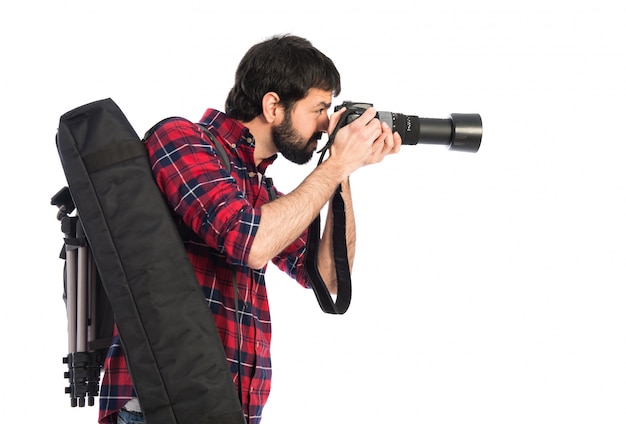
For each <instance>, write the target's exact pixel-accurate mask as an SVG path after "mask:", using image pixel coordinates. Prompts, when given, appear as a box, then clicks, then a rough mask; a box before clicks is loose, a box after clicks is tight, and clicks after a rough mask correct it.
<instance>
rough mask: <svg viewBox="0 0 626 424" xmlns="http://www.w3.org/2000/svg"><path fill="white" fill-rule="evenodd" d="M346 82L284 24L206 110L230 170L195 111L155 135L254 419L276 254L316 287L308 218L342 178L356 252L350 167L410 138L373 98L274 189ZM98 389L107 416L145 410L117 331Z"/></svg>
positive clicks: (312, 146) (332, 123)
mask: <svg viewBox="0 0 626 424" xmlns="http://www.w3.org/2000/svg"><path fill="white" fill-rule="evenodd" d="M340 91H341V84H340V76H339V73H338V71H337V69H336V68H335V66H334V64H333V62H332V61H331V60H330V59H329V58H328V57H326V56H325V55H324V54H322V53H321V52H320V51H318V50H317V49H316V48H314V47H313V46H312V45H311V43H310V42H309V41H307V40H305V39H303V38H300V37H296V36H291V35H288V36H278V37H274V38H271V39H268V40H266V41H264V42H261V43H259V44H257V45H255V46H253V47H252V48H251V49H250V50H249V51H248V52H247V53H246V55H245V56H244V57H243V59H242V60H241V62H240V64H239V66H238V69H237V72H236V75H235V84H234V87H233V88H232V90H231V91H230V93H229V95H228V98H227V100H226V109H225V110H226V113H222V112H219V111H217V110H214V109H209V110H207V111H206V112H205V114H204V116H203V118H202V121H201V123H202V124H204V125H205V126H206V128H207V129H208V130H209V131H210V132H211V133H212V134H213V135H214V136H215V138H216V142H218V143H221V144H222V145H223V146H224V149H225V150H226V152H227V155H228V159H229V161H230V163H231V167H230V171H228V169H227V167H226V166H225V165H224V163H223V161H222V159H220V156H219V155H218V154H217V153H216V149H215V148H214V147H213V142H212V141H211V140H210V138H209V137H208V136H207V134H205V133H204V132H203V131H202V130H201V129H200V128H199V127H198V126H197V125H195V124H192V123H190V122H189V123H186V122H185V121H181V120H176V121H171V122H169V123H168V122H166V123H165V124H163V125H161V126H159V127H158V128H156V130H155V131H154V132H153V133H152V135H151V136H150V137H148V138H147V139H146V148H147V149H148V153H149V157H150V162H151V165H152V169H153V172H154V176H155V179H156V182H157V184H158V186H159V188H160V189H161V191H162V192H163V194H164V195H165V197H166V199H167V201H168V203H169V205H170V207H171V208H172V210H173V211H174V213H175V216H176V217H178V218H179V219H180V221H181V225H184V226H186V227H188V228H189V229H190V230H191V232H190V234H192V235H191V236H190V237H189V239H188V240H186V243H185V246H186V249H187V253H188V255H189V258H190V260H191V263H192V266H193V268H194V270H195V272H196V275H197V277H198V280H199V283H200V285H201V287H202V289H203V291H204V294H205V296H206V299H207V302H208V304H209V306H210V309H211V312H212V313H213V317H214V320H215V324H216V326H217V329H218V332H219V335H220V337H221V340H222V342H223V344H224V351H225V353H226V357H227V359H228V362H229V364H230V368H231V372H232V374H233V382H234V383H235V385H236V387H237V388H238V390H240V393H239V395H240V398H241V401H242V408H243V413H244V416H245V418H246V421H247V422H248V423H249V424H253V423H258V422H259V421H260V420H261V412H262V409H263V406H264V405H265V403H266V401H267V398H268V396H269V391H270V382H271V363H270V339H271V327H270V314H269V305H268V300H267V296H266V288H265V281H264V271H265V269H266V267H267V264H268V262H269V261H272V262H273V263H274V264H275V265H276V266H278V267H279V268H280V269H281V270H283V271H284V272H286V273H287V274H289V275H290V276H291V277H293V278H294V279H295V280H296V281H297V282H299V283H300V284H301V285H302V286H304V287H310V282H309V281H308V279H307V277H306V273H305V269H304V263H303V262H304V252H305V248H306V237H307V231H306V230H307V228H308V226H309V225H310V224H311V222H312V221H313V220H314V219H315V217H317V215H318V214H319V212H320V210H321V209H322V208H323V206H324V205H325V204H326V203H327V202H328V201H329V199H330V198H331V197H332V196H333V194H334V193H335V190H336V189H337V187H338V186H339V185H341V188H342V191H341V196H342V197H343V200H344V202H345V208H346V240H347V244H348V257H349V262H350V264H351V263H352V260H353V258H354V244H355V238H356V237H355V223H354V215H353V210H352V202H351V194H350V184H349V176H350V174H352V173H353V172H354V171H356V170H357V169H359V168H361V167H363V166H365V165H369V164H374V163H378V162H380V161H381V160H382V159H383V158H384V157H385V156H387V155H388V154H392V153H397V152H398V151H399V149H400V145H401V139H400V136H399V135H398V134H397V133H393V134H392V131H391V129H390V128H389V127H388V126H387V125H386V124H381V123H380V121H379V120H378V119H376V118H375V115H376V111H375V110H374V109H368V110H367V111H365V112H364V113H363V114H362V115H361V116H360V117H359V118H358V119H356V120H354V121H353V122H351V123H350V124H348V125H345V126H344V127H342V128H340V129H339V130H338V132H337V133H336V137H335V140H334V143H333V144H332V146H331V148H330V155H329V157H328V158H327V159H326V160H325V161H324V162H323V163H321V164H320V165H319V166H317V167H316V168H315V169H314V170H313V172H311V174H310V175H309V176H308V177H307V178H305V179H304V181H302V183H301V184H300V185H299V186H298V187H297V188H296V189H295V190H293V191H292V192H291V193H289V194H286V195H282V194H280V193H279V194H278V197H277V198H276V199H274V200H272V199H270V192H272V191H273V187H271V184H269V181H268V179H266V178H265V175H264V174H265V170H266V169H267V167H268V165H270V164H271V163H272V162H273V161H274V159H276V157H277V153H281V154H282V155H283V156H284V157H285V158H287V159H288V160H290V161H292V162H295V163H298V164H304V163H306V162H308V161H309V160H310V159H311V157H312V156H313V153H314V152H315V150H316V148H317V144H318V140H319V139H320V138H321V136H322V135H323V134H324V133H326V132H329V131H332V130H333V129H334V128H335V127H336V125H337V123H338V121H339V117H340V116H341V113H342V112H343V111H339V112H338V113H335V114H333V115H332V116H331V117H330V118H329V116H328V110H329V108H330V107H331V102H332V99H333V96H337V95H338V94H339V93H340ZM332 219H333V217H332V213H329V214H328V218H327V222H326V226H325V231H324V232H323V236H322V240H321V241H320V250H319V257H318V264H317V265H318V269H319V271H320V274H321V276H322V277H323V279H324V281H325V283H326V284H327V286H328V289H329V291H330V292H331V293H334V292H335V291H336V285H337V281H336V275H335V272H334V257H333V249H332V243H331V240H330V239H331V237H330V236H331V234H330V231H329V229H330V228H332ZM233 270H234V275H235V276H236V278H235V279H236V285H237V292H236V293H235V291H234V285H233ZM235 299H238V300H239V302H238V307H237V308H236V307H235ZM238 316H239V318H240V319H239V320H237V317H238ZM100 396H101V399H100V422H102V423H115V422H116V420H119V421H117V422H119V423H126V422H131V421H132V422H142V417H141V408H140V405H139V403H138V401H137V399H136V397H135V393H134V392H133V389H132V382H131V379H130V376H129V374H128V371H127V368H126V364H125V362H124V357H123V352H122V350H121V347H120V344H119V342H117V343H115V342H114V344H113V346H112V347H111V349H110V352H109V355H108V358H107V361H106V363H105V375H104V378H103V382H102V390H101V395H100ZM118 412H119V413H118Z"/></svg>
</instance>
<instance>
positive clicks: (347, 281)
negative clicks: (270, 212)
mask: <svg viewBox="0 0 626 424" xmlns="http://www.w3.org/2000/svg"><path fill="white" fill-rule="evenodd" d="M340 127H341V125H337V127H336V128H335V131H333V133H332V134H331V136H330V137H329V138H328V143H327V144H326V146H324V148H323V149H322V150H321V151H320V152H321V156H320V160H319V162H318V166H319V164H321V163H322V161H323V158H324V155H325V153H326V152H327V151H328V149H329V148H330V146H331V144H332V143H333V141H334V139H335V134H336V132H337V129H338V128H340ZM331 207H332V214H333V229H332V242H333V255H334V258H335V273H336V276H337V297H336V298H335V299H333V297H332V295H331V294H330V292H329V291H328V288H327V286H326V283H325V282H324V279H323V278H322V276H321V275H320V273H319V270H318V268H317V259H318V253H319V243H320V215H317V217H316V218H315V219H314V220H313V222H312V223H311V224H310V225H309V231H308V237H307V244H306V252H305V259H304V261H305V270H306V274H307V276H308V278H309V281H310V282H311V286H312V288H313V291H314V293H315V297H316V298H317V302H318V303H319V305H320V307H321V308H322V310H323V311H324V312H326V313H329V314H343V313H344V312H346V311H347V310H348V307H349V306H350V300H351V297H352V282H351V278H350V264H349V262H348V246H347V242H346V208H345V203H344V201H343V197H342V196H341V186H339V187H337V190H336V191H335V194H334V195H333V197H332V199H331Z"/></svg>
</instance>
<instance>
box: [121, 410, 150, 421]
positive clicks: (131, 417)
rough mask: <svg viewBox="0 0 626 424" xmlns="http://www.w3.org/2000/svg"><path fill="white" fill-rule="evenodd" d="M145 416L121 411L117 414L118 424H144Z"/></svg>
mask: <svg viewBox="0 0 626 424" xmlns="http://www.w3.org/2000/svg"><path fill="white" fill-rule="evenodd" d="M143 423H145V421H144V419H143V414H142V413H141V412H132V411H127V410H125V409H120V410H119V411H118V413H117V424H143Z"/></svg>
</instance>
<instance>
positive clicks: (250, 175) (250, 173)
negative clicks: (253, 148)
mask: <svg viewBox="0 0 626 424" xmlns="http://www.w3.org/2000/svg"><path fill="white" fill-rule="evenodd" d="M248 177H250V178H253V177H256V172H252V171H250V172H248Z"/></svg>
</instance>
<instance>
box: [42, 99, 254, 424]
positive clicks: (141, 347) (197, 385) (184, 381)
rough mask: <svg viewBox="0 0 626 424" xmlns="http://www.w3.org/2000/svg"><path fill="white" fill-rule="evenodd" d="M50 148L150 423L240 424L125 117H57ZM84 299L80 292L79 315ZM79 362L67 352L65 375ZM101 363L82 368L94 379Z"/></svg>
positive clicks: (224, 368)
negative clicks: (53, 145)
mask: <svg viewBox="0 0 626 424" xmlns="http://www.w3.org/2000/svg"><path fill="white" fill-rule="evenodd" d="M56 143H57V149H58V152H59V156H60V158H61V163H62V165H63V170H64V172H65V176H66V179H67V182H68V186H69V193H70V200H67V202H63V203H70V204H71V203H73V205H75V207H76V210H77V217H78V228H79V229H80V231H79V232H80V234H78V236H77V237H76V238H77V239H81V238H82V239H83V240H84V241H85V242H86V245H88V248H89V252H90V253H91V256H92V257H93V267H92V268H93V269H97V274H98V276H99V279H100V283H98V284H101V286H102V288H103V289H104V290H103V291H104V292H106V297H107V298H108V300H109V301H110V307H111V309H112V311H113V315H114V316H115V323H116V325H117V328H118V331H119V335H120V339H121V342H122V346H123V348H124V352H125V355H126V359H127V364H128V368H129V372H130V375H131V378H132V381H133V384H134V387H135V391H136V393H137V395H138V397H139V401H140V404H141V407H142V411H143V413H144V416H145V419H146V422H147V423H149V424H191V423H194V424H195V423H208V424H212V423H216V424H217V423H219V424H231V423H232V424H235V423H236V424H241V423H243V422H244V418H243V413H242V410H241V405H240V403H239V399H238V396H237V393H236V390H235V387H234V385H233V382H232V377H231V373H230V371H229V368H228V365H227V361H226V357H225V354H224V350H223V347H222V343H221V341H220V338H219V335H218V333H217V329H216V327H215V323H214V321H213V317H212V315H211V312H210V310H209V308H208V307H207V304H206V301H205V299H204V295H203V293H202V291H201V289H200V286H199V284H198V282H197V279H196V276H195V273H194V271H193V269H192V267H191V264H190V263H189V260H188V257H187V254H186V251H185V249H184V247H183V244H182V241H181V238H180V235H179V232H178V228H177V227H176V225H175V223H174V221H173V219H171V215H170V211H169V209H168V207H167V205H166V203H165V200H164V198H163V196H162V194H161V192H160V190H159V189H158V187H157V185H156V183H155V181H154V178H153V175H152V172H151V169H150V165H149V162H148V157H147V153H146V150H145V148H144V146H143V144H142V143H141V140H140V139H139V137H138V136H137V134H136V133H135V131H134V130H133V128H132V126H131V125H130V123H129V122H128V121H127V119H126V117H125V116H124V114H123V113H122V111H121V110H120V109H119V108H118V106H117V105H116V104H115V103H114V102H113V101H112V100H111V99H105V100H100V101H96V102H93V103H90V104H86V105H84V106H81V107H78V108H76V109H74V110H71V111H69V112H67V113H66V114H64V115H63V116H61V118H60V122H59V129H58V133H57V138H56ZM53 203H55V200H54V199H53ZM58 203H61V202H58ZM66 209H67V210H66V211H65V212H63V213H69V212H71V211H69V212H68V210H69V209H70V208H66ZM64 232H65V230H64ZM83 232H84V237H82V233H83ZM67 238H68V239H71V237H67ZM66 244H67V243H66ZM74 244H76V245H79V246H80V245H81V244H80V242H79V243H74ZM68 246H71V244H70V245H68ZM73 249H74V248H73V247H68V252H70V251H73ZM72 256H73V253H72ZM78 263H79V264H80V263H81V260H78ZM86 263H87V264H89V261H86ZM87 267H88V269H89V265H87ZM78 274H80V272H79V273H78ZM87 274H89V271H87ZM79 280H80V278H79ZM85 297H86V296H83V295H79V296H77V299H78V300H77V302H78V307H77V309H78V310H79V311H80V310H81V308H82V306H81V305H80V302H81V299H84V298H85ZM97 303H98V304H100V303H103V302H101V301H100V300H99V301H98V302H97ZM83 309H84V308H83ZM87 309H88V308H87ZM76 353H81V352H76ZM80 356H81V355H76V354H73V353H72V352H70V355H68V359H67V362H69V363H70V373H69V374H72V366H73V363H74V362H75V361H74V359H73V358H74V357H78V359H77V361H76V362H81V361H82V360H83V359H84V358H81V357H80ZM100 364H101V363H100V362H99V360H98V359H96V360H95V363H94V364H92V365H88V366H87V368H89V367H92V368H93V367H96V368H97V370H98V371H97V372H98V375H99V365H100ZM76 374H77V375H75V376H73V377H77V378H78V379H79V380H80V381H82V378H83V377H82V376H81V375H80V373H76ZM70 377H72V376H70ZM92 385H93V384H92ZM70 391H71V390H70ZM73 395H74V394H73ZM78 395H80V396H82V393H78Z"/></svg>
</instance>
